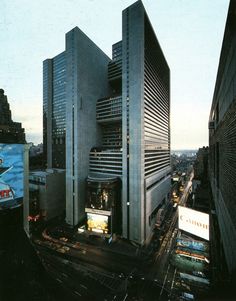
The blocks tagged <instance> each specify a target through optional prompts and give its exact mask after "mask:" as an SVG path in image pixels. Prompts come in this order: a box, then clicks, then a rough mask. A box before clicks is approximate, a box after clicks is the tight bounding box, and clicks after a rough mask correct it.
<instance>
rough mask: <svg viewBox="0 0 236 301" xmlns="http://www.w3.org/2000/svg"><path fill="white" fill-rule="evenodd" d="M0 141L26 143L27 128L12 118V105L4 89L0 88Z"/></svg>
mask: <svg viewBox="0 0 236 301" xmlns="http://www.w3.org/2000/svg"><path fill="white" fill-rule="evenodd" d="M0 143H25V130H24V129H23V128H22V126H21V123H20V122H14V121H13V120H12V117H11V110H10V106H9V103H8V100H7V96H6V95H4V90H3V89H0Z"/></svg>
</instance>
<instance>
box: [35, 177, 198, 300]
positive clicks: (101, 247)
mask: <svg viewBox="0 0 236 301" xmlns="http://www.w3.org/2000/svg"><path fill="white" fill-rule="evenodd" d="M192 176H193V175H192V174H191V176H190V179H189V181H188V182H186V183H185V189H184V191H183V194H182V196H181V199H180V204H182V205H184V204H185V202H186V200H187V198H188V195H189V189H190V187H191V180H192ZM177 219H178V211H177V210H173V208H172V209H171V211H170V213H169V215H168V218H167V219H166V220H165V222H164V223H163V226H162V231H160V230H155V231H154V235H153V241H154V242H155V241H160V244H155V243H154V244H153V249H152V252H151V253H152V255H150V254H149V255H148V254H147V252H146V253H145V249H143V250H142V249H140V248H138V247H135V246H131V245H128V244H127V245H126V244H125V243H123V242H122V241H113V242H112V243H111V244H108V243H107V242H105V241H102V240H101V239H100V240H98V243H97V244H96V243H95V242H93V243H91V242H90V243H86V239H82V240H81V239H80V240H79V237H83V236H81V234H80V235H78V234H77V235H72V236H71V235H69V234H68V235H66V231H64V230H63V231H62V230H60V229H58V228H54V230H53V229H46V230H44V232H43V235H42V237H37V238H35V239H34V244H35V247H36V249H37V250H38V251H39V253H40V257H41V258H42V262H43V264H44V266H45V268H46V269H47V271H48V272H49V273H50V274H51V275H52V276H53V277H54V278H55V277H56V279H57V281H58V282H59V283H61V284H62V285H63V286H64V287H70V290H69V291H72V292H74V293H73V295H74V297H78V298H79V297H80V299H81V298H82V296H86V297H87V298H88V296H90V295H89V294H94V295H96V298H97V300H103V299H104V298H105V296H108V295H109V296H110V298H114V297H115V296H116V297H115V299H116V300H137V299H134V298H137V296H142V298H144V300H145V299H146V300H149V299H148V298H150V294H151V293H152V294H154V295H155V296H156V298H158V299H157V300H166V299H165V298H166V297H167V295H169V296H170V297H171V296H172V295H173V296H174V295H175V294H176V293H177V294H178V288H177V287H176V281H177V280H176V275H177V270H176V268H175V267H174V266H172V265H171V264H170V260H169V259H170V255H171V252H172V249H173V247H174V246H175V238H176V235H177V233H178V229H177ZM160 233H163V234H162V235H161V236H160ZM60 235H61V237H60ZM66 236H67V237H69V238H66ZM87 240H88V239H87ZM88 241H89V240H88ZM121 250H122V252H121ZM74 274H75V275H77V276H76V277H78V279H79V281H77V282H75V281H74V280H72V279H71V277H72V276H71V275H74ZM73 279H75V278H73ZM76 279H77V278H76ZM99 279H100V280H99ZM90 282H91V283H93V290H89V291H87V290H86V288H85V287H87V286H86V283H87V285H88V284H89V283H90ZM68 283H69V284H70V285H69V286H68V285H67V284H68ZM91 283H90V284H91ZM78 285H79V287H78ZM101 286H102V287H103V289H102V291H103V293H102V294H101V295H100V296H99V295H98V294H97V293H96V290H97V289H98V288H99V287H100V288H101ZM89 287H90V285H89ZM99 291H101V289H100V290H99ZM112 296H113V297H112ZM90 297H91V296H90Z"/></svg>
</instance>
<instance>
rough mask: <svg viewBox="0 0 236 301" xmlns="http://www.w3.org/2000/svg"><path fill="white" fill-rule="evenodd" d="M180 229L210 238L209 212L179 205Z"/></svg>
mask: <svg viewBox="0 0 236 301" xmlns="http://www.w3.org/2000/svg"><path fill="white" fill-rule="evenodd" d="M179 229H181V230H184V231H186V232H189V233H191V234H194V235H196V236H199V237H202V238H204V239H206V240H209V214H207V213H203V212H199V211H197V210H193V209H189V208H186V207H182V206H179Z"/></svg>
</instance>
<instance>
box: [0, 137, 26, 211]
mask: <svg viewBox="0 0 236 301" xmlns="http://www.w3.org/2000/svg"><path fill="white" fill-rule="evenodd" d="M23 183H24V144H1V143H0V210H2V209H7V208H14V207H18V206H21V205H22V202H23V194H24V187H23V185H24V184H23Z"/></svg>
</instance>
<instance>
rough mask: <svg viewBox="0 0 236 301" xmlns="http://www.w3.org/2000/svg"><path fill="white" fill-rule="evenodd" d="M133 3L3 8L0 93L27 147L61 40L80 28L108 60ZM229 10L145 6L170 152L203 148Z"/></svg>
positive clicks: (37, 126)
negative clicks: (162, 79)
mask: <svg viewBox="0 0 236 301" xmlns="http://www.w3.org/2000/svg"><path fill="white" fill-rule="evenodd" d="M133 2H135V1H130V0H127V1H122V2H121V1H119V2H118V1H116V2H113V3H111V1H106V0H103V1H99V2H98V1H86V2H85V1H73V0H72V1H70V2H67V3H66V2H65V1H59V3H60V5H58V1H57V2H55V1H50V3H46V1H43V2H41V3H40V4H38V3H29V2H28V1H20V2H19V1H12V2H11V3H8V2H7V1H3V14H2V16H3V20H2V22H1V25H0V26H1V34H0V35H1V40H2V41H3V42H4V47H2V49H1V51H2V53H1V54H2V55H1V57H4V60H3V61H2V64H1V68H0V80H1V85H2V86H1V87H2V88H3V89H4V90H5V92H6V94H7V95H8V99H9V102H10V105H11V109H12V114H13V119H14V120H16V121H20V122H22V125H23V127H24V128H25V130H26V135H27V141H28V142H31V141H32V142H34V143H40V142H42V61H43V60H44V59H45V57H53V56H55V55H56V54H57V53H58V52H61V51H62V50H63V49H62V45H63V42H64V41H63V37H64V34H65V33H66V32H67V31H68V30H71V29H72V28H73V27H74V26H78V27H80V28H81V29H82V30H83V31H84V32H85V34H86V35H88V36H89V38H91V39H93V40H94V41H95V43H96V44H97V45H98V46H99V47H100V48H101V49H102V50H103V51H104V52H105V53H106V54H107V55H108V56H109V57H110V58H111V46H110V45H111V44H114V43H115V42H117V41H118V40H120V38H121V30H120V24H121V18H120V12H121V10H123V9H124V8H125V7H126V6H127V5H130V4H132V3H133ZM170 3H171V5H170ZM228 3H229V1H224V0H223V1H222V0H221V1H220V0H218V1H215V2H214V5H212V2H211V1H198V3H193V2H192V3H188V2H187V1H171V2H170V1H158V2H155V3H154V2H153V1H148V0H144V1H143V4H144V6H145V8H146V10H147V13H148V14H149V16H150V19H151V20H152V25H153V28H154V30H155V31H156V34H157V35H158V39H159V42H160V44H161V47H162V50H163V52H164V53H165V56H166V59H167V61H168V62H169V67H170V70H171V142H172V149H180V148H184V149H191V148H198V147H200V146H202V145H208V128H207V123H208V117H209V111H210V105H211V101H212V97H213V90H214V85H215V78H216V71H217V68H218V61H219V55H220V50H221V43H222V38H223V32H224V26H225V20H226V14H227V10H228ZM52 11H54V14H51V12H52ZM104 16H106V18H104ZM100 20H101V22H100ZM111 22H112V26H111ZM29 24H30V26H29ZM109 24H110V26H109ZM101 32H102V34H101ZM19 33H20V34H19ZM189 99H190V100H189ZM183 116H184V120H183Z"/></svg>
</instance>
